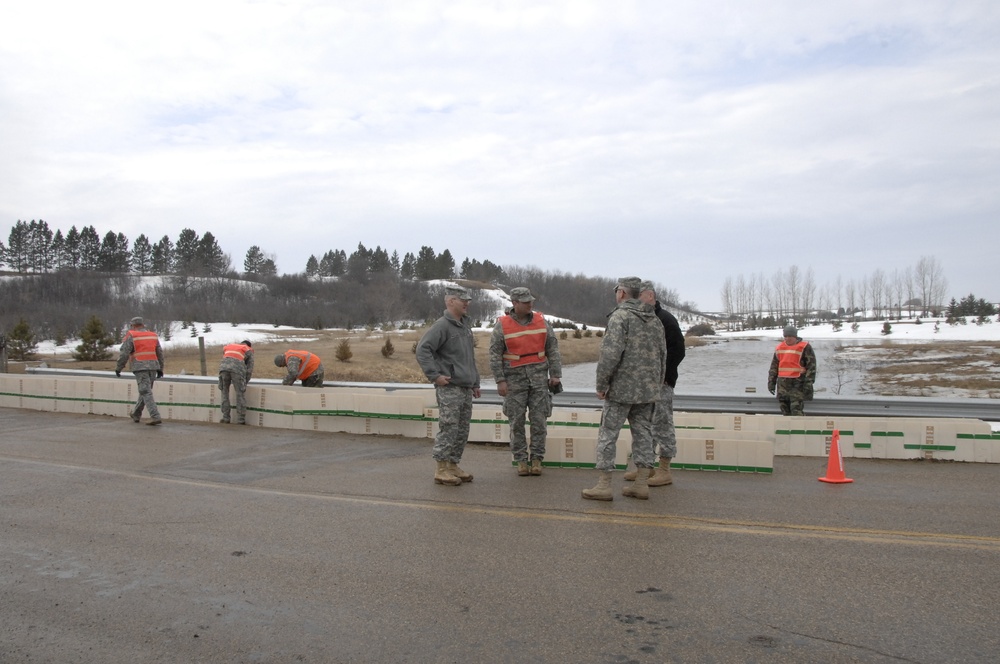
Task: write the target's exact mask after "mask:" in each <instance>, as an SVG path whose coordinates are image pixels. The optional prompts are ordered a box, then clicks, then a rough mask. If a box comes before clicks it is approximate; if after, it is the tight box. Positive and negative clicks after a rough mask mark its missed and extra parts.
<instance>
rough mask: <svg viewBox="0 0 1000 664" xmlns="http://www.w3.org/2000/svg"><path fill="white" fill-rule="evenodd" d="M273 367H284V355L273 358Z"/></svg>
mask: <svg viewBox="0 0 1000 664" xmlns="http://www.w3.org/2000/svg"><path fill="white" fill-rule="evenodd" d="M274 366H276V367H283V366H285V356H284V354H280V355H275V356H274Z"/></svg>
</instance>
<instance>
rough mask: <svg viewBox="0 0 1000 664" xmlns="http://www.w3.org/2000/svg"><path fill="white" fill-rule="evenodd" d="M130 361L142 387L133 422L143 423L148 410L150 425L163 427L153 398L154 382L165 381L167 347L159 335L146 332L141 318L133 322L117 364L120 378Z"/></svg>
mask: <svg viewBox="0 0 1000 664" xmlns="http://www.w3.org/2000/svg"><path fill="white" fill-rule="evenodd" d="M130 359H131V361H132V364H131V369H132V373H133V374H134V375H135V382H136V384H137V385H138V386H139V398H138V400H137V401H136V402H135V406H133V407H132V410H131V411H130V412H129V416H130V417H131V418H132V421H133V422H139V420H140V419H141V418H142V410H143V408H145V409H146V410H148V411H149V417H150V420H149V422H146V424H152V425H156V424H162V423H163V420H161V419H160V409H159V408H157V407H156V400H155V399H153V383H154V382H156V379H157V378H163V348H162V347H161V346H160V340H159V339H158V338H157V336H156V333H155V332H153V331H152V330H147V329H146V327H145V325H144V324H143V321H142V318H141V317H140V316H136V317H135V318H133V319H132V320H131V321H130V322H129V329H128V331H127V332H126V333H125V341H124V343H122V348H121V353H120V354H119V355H118V363H117V364H116V365H115V375H116V376H121V375H122V369H124V368H125V363H126V362H128V361H129V360H130Z"/></svg>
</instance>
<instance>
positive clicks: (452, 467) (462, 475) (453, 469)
mask: <svg viewBox="0 0 1000 664" xmlns="http://www.w3.org/2000/svg"><path fill="white" fill-rule="evenodd" d="M448 472H449V473H451V474H452V475H454V476H455V477H457V478H458V479H460V480H462V481H463V482H471V481H472V473H467V472H465V471H464V470H462V469H461V468H459V467H458V464H457V463H455V462H454V461H449V462H448Z"/></svg>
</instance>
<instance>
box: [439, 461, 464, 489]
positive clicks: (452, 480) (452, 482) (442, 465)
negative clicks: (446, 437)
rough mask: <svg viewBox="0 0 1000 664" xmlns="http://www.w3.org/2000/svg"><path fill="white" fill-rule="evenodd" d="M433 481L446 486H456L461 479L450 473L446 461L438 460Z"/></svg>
mask: <svg viewBox="0 0 1000 664" xmlns="http://www.w3.org/2000/svg"><path fill="white" fill-rule="evenodd" d="M434 483H435V484H447V485H448V486H458V485H459V484H461V483H462V480H460V479H458V478H457V477H455V476H454V475H452V474H451V471H450V470H448V462H447V461H438V462H437V472H435V473H434Z"/></svg>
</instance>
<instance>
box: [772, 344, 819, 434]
mask: <svg viewBox="0 0 1000 664" xmlns="http://www.w3.org/2000/svg"><path fill="white" fill-rule="evenodd" d="M782 334H783V335H784V340H782V342H781V343H780V344H778V346H777V348H775V349H774V357H773V358H772V359H771V369H770V371H768V374H767V389H768V391H769V392H770V393H771V394H775V393H777V396H778V405H779V406H780V407H781V414H782V415H804V414H805V412H804V405H805V402H806V401H811V400H812V398H813V384H814V383H815V382H816V353H815V352H814V351H813V347H812V346H811V345H809V342H808V341H803V340H802V338H801V337H799V331H798V330H797V329H795V326H794V325H788V326H787V327H785V329H784V331H783V332H782Z"/></svg>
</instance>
